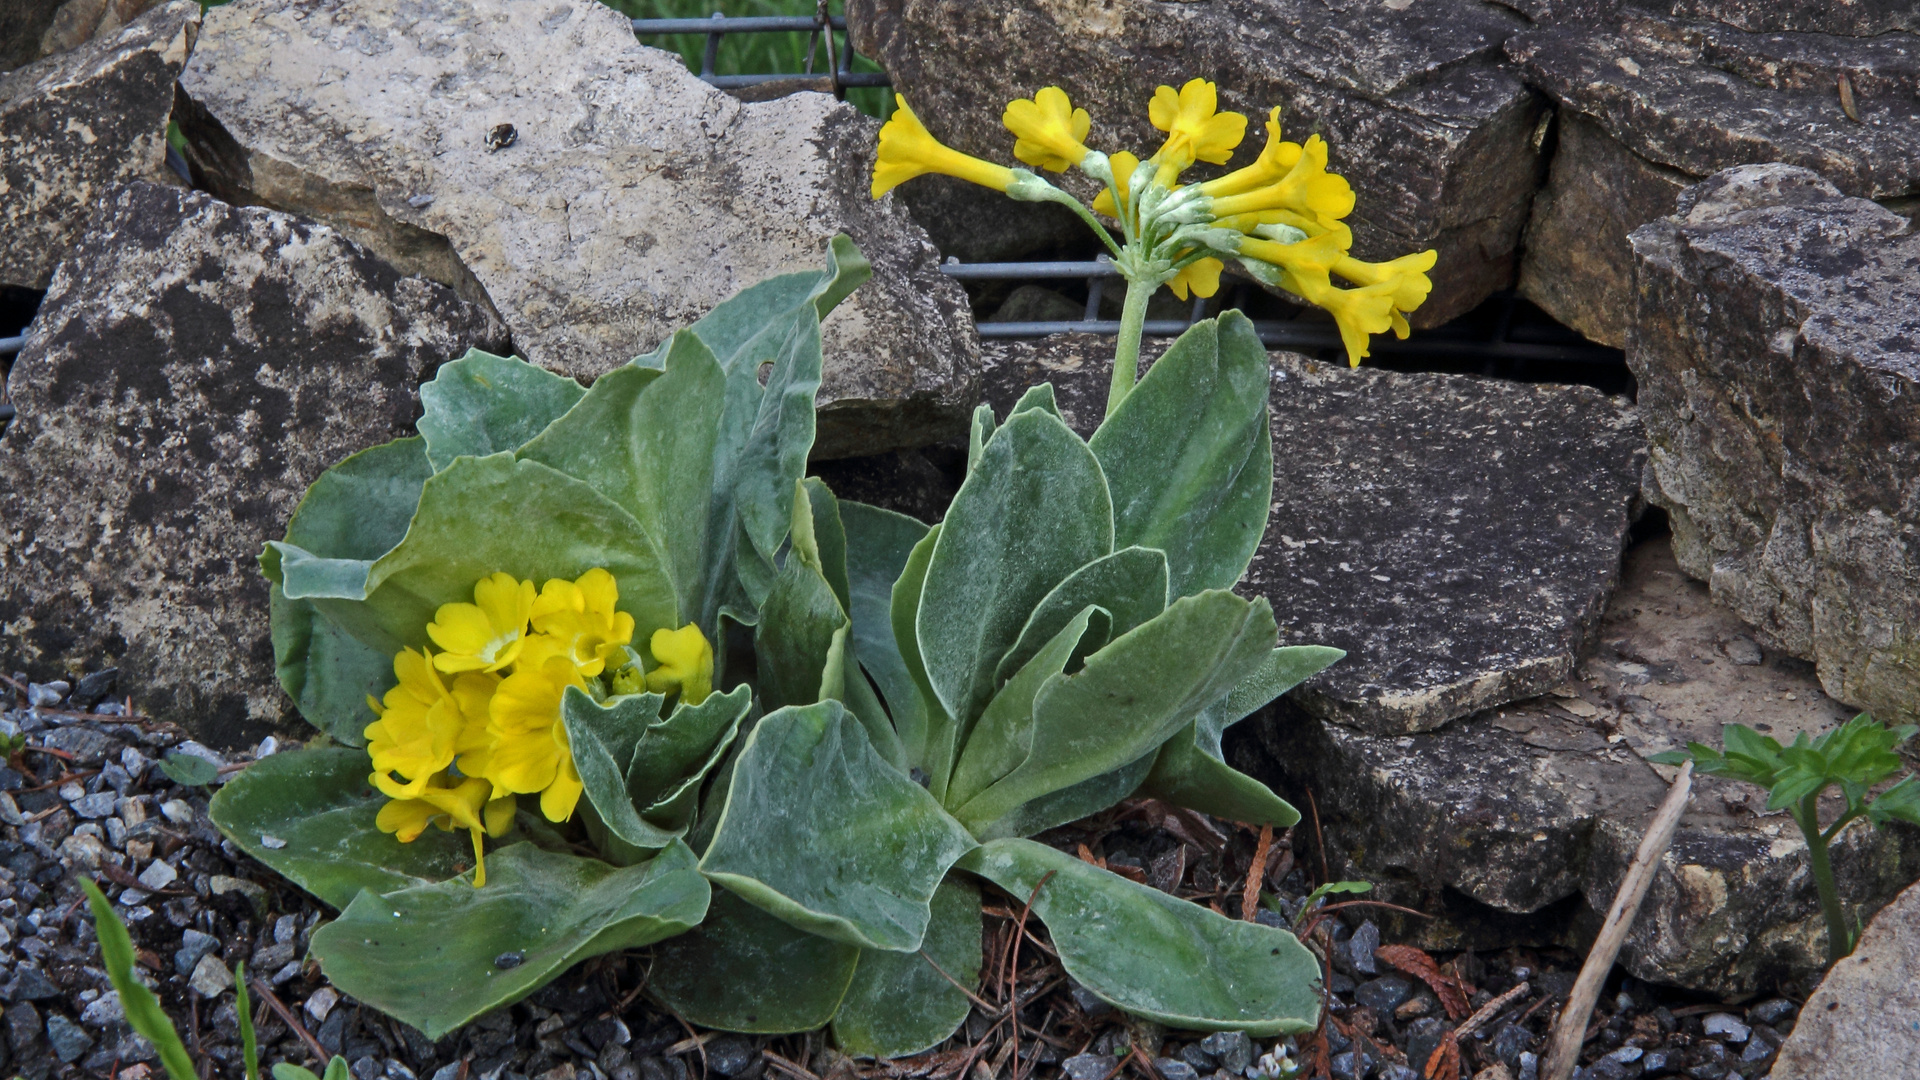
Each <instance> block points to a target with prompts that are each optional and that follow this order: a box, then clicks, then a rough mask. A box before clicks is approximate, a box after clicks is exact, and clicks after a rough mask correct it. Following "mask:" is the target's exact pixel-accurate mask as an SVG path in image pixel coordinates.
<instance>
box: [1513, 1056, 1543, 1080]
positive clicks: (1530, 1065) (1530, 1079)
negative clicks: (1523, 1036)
mask: <svg viewBox="0 0 1920 1080" xmlns="http://www.w3.org/2000/svg"><path fill="white" fill-rule="evenodd" d="M1513 1080H1540V1058H1539V1055H1537V1054H1535V1053H1533V1051H1531V1050H1528V1051H1525V1052H1523V1053H1522V1054H1521V1055H1520V1071H1519V1072H1516V1073H1515V1074H1514V1076H1513Z"/></svg>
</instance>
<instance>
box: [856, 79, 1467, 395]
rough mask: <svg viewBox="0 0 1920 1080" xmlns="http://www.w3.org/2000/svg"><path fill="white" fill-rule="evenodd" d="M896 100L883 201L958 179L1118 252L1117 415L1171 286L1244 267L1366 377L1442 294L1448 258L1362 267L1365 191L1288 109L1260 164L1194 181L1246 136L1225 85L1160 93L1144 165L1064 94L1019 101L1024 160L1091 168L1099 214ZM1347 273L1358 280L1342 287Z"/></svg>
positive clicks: (886, 136) (1270, 132)
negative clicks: (1365, 365)
mask: <svg viewBox="0 0 1920 1080" xmlns="http://www.w3.org/2000/svg"><path fill="white" fill-rule="evenodd" d="M896 100H897V101H898V102H899V106H900V107H899V109H898V110H897V111H896V112H895V114H894V118H893V119H891V120H889V121H888V122H887V124H886V125H885V126H884V127H882V128H881V130H880V150H879V154H878V156H877V157H876V159H875V162H874V171H873V197H874V198H876V199H877V198H880V197H881V196H883V195H885V194H886V193H887V192H888V191H891V190H892V189H893V188H894V187H896V186H898V185H899V184H901V183H904V182H906V181H907V180H910V179H913V178H914V177H917V176H924V175H927V174H929V173H937V174H941V175H946V176H955V177H959V178H960V179H962V180H968V181H971V182H973V183H976V184H982V185H984V186H987V187H991V188H994V189H996V190H999V191H1003V192H1005V193H1006V194H1007V195H1008V196H1009V197H1011V198H1014V199H1018V200H1021V201H1023V202H1053V203H1059V204H1060V205H1062V206H1066V207H1068V208H1069V209H1071V210H1073V211H1074V213H1075V214H1077V215H1078V216H1079V217H1080V218H1081V220H1083V221H1085V222H1086V223H1087V224H1088V226H1089V227H1090V228H1091V229H1092V230H1093V232H1094V235H1096V236H1098V237H1099V238H1100V241H1101V243H1102V244H1104V245H1105V246H1106V248H1107V250H1108V252H1109V253H1110V254H1111V255H1112V257H1113V261H1114V266H1115V268H1116V269H1117V270H1119V272H1120V274H1121V275H1122V276H1123V277H1125V278H1126V280H1127V299H1126V305H1125V307H1124V309H1123V311H1122V314H1121V318H1120V335H1119V340H1118V341H1116V342H1115V345H1114V367H1113V378H1112V385H1111V388H1110V390H1109V392H1108V397H1107V411H1108V415H1112V412H1113V410H1114V409H1117V408H1118V407H1119V406H1120V403H1121V402H1122V401H1124V400H1126V397H1127V394H1128V392H1130V391H1131V390H1132V388H1133V385H1134V382H1135V381H1136V378H1137V374H1138V370H1139V359H1140V339H1141V334H1142V331H1143V329H1144V327H1145V324H1146V313H1147V306H1148V302H1149V300H1150V299H1151V298H1152V297H1153V295H1154V293H1155V292H1157V291H1158V290H1159V288H1160V287H1161V286H1162V285H1165V286H1167V287H1168V288H1169V289H1170V290H1171V291H1172V292H1173V294H1174V295H1175V296H1177V297H1179V298H1180V299H1181V300H1186V299H1187V298H1188V296H1189V295H1193V296H1200V297H1203V298H1204V297H1211V296H1213V295H1214V294H1215V293H1216V292H1217V291H1218V290H1219V287H1220V274H1221V272H1222V271H1223V270H1224V269H1225V268H1226V267H1227V266H1228V265H1237V266H1239V267H1240V268H1241V270H1242V272H1244V273H1246V274H1248V275H1249V276H1251V277H1252V278H1254V280H1256V281H1259V282H1260V283H1261V284H1263V285H1266V286H1268V287H1270V288H1273V289H1276V290H1280V291H1283V292H1286V293H1289V294H1291V295H1293V296H1294V297H1296V298H1298V299H1299V300H1301V301H1303V302H1305V303H1308V304H1312V305H1314V306H1316V307H1319V308H1321V309H1323V310H1325V311H1326V312H1327V313H1328V314H1330V315H1331V316H1332V317H1333V321H1334V323H1335V325H1336V326H1337V327H1338V328H1339V331H1340V338H1341V342H1342V344H1343V345H1344V347H1345V349H1346V352H1347V359H1348V362H1349V363H1351V364H1352V365H1354V366H1356V367H1357V366H1359V363H1360V361H1361V359H1362V358H1364V357H1366V356H1367V355H1368V353H1369V342H1370V339H1371V338H1372V336H1373V335H1374V334H1380V333H1386V332H1388V331H1392V332H1393V333H1394V334H1395V335H1396V336H1397V337H1400V338H1402V339H1404V338H1406V337H1407V335H1408V333H1409V332H1410V330H1411V328H1410V326H1409V324H1408V322H1407V318H1406V316H1407V315H1408V313H1410V312H1412V311H1413V310H1415V309H1416V308H1418V307H1419V306H1420V305H1421V304H1422V303H1424V302H1425V301H1426V298H1427V295H1428V293H1430V292H1431V291H1432V289H1433V282H1432V280H1431V279H1429V278H1428V277H1427V271H1429V270H1431V269H1433V266H1434V263H1435V261H1436V260H1437V258H1438V253H1437V252H1435V251H1432V250H1428V251H1422V252H1417V253H1415V254H1412V255H1406V256H1402V257H1400V258H1398V259H1393V260H1390V261H1387V262H1382V263H1372V262H1366V261H1363V260H1360V259H1356V258H1353V257H1352V255H1351V254H1350V249H1351V248H1352V246H1353V231H1352V230H1351V229H1350V228H1348V227H1347V226H1346V224H1345V223H1344V222H1343V221H1342V220H1341V219H1342V218H1344V217H1346V216H1347V215H1348V214H1350V213H1351V212H1352V211H1353V208H1354V202H1355V200H1354V194H1353V188H1352V186H1351V185H1350V184H1348V183H1347V181H1346V179H1345V178H1344V177H1342V176H1340V175H1339V174H1338V173H1333V172H1329V171H1327V160H1328V150H1329V148H1328V146H1327V144H1326V142H1325V141H1324V140H1323V139H1321V138H1320V136H1318V135H1315V136H1312V137H1310V138H1308V139H1307V141H1306V142H1305V143H1304V144H1302V143H1294V142H1289V141H1286V140H1284V139H1283V138H1281V133H1280V110H1279V109H1278V108H1276V109H1274V110H1273V111H1272V113H1270V114H1269V119H1268V122H1267V124H1266V131H1267V142H1266V146H1265V147H1264V148H1263V149H1262V150H1261V152H1260V155H1259V157H1258V158H1257V159H1256V160H1255V161H1254V162H1253V163H1251V164H1249V165H1247V166H1245V167H1243V168H1241V169H1238V170H1235V171H1233V172H1230V173H1227V174H1226V175H1224V176H1221V177H1217V178H1215V179H1212V180H1207V181H1204V182H1201V183H1197V184H1187V185H1182V184H1181V183H1180V176H1181V174H1182V173H1183V172H1185V171H1186V170H1187V169H1189V168H1191V167H1192V166H1194V165H1195V164H1197V163H1200V162H1206V163H1209V164H1214V165H1225V164H1227V163H1228V161H1229V160H1231V158H1232V156H1233V152H1234V149H1235V148H1236V147H1238V146H1239V144H1240V142H1241V141H1242V139H1243V138H1244V137H1245V135H1246V130H1247V117H1246V116H1244V115H1242V114H1240V113H1235V112H1225V111H1221V110H1220V109H1219V108H1218V93H1217V90H1216V88H1215V87H1214V84H1212V83H1210V82H1207V81H1206V80H1204V79H1193V80H1191V81H1189V82H1188V83H1187V84H1186V85H1185V86H1183V87H1181V88H1180V89H1179V90H1177V91H1176V90H1175V89H1174V88H1172V87H1170V86H1162V87H1159V88H1158V89H1157V90H1156V91H1155V92H1154V96H1153V100H1152V101H1151V102H1150V103H1149V106H1148V116H1149V119H1151V120H1152V122H1153V125H1154V127H1156V128H1158V129H1159V130H1161V131H1163V132H1166V136H1167V137H1166V140H1165V142H1163V143H1162V144H1161V146H1160V148H1159V149H1158V150H1157V151H1156V152H1155V153H1154V154H1153V155H1152V156H1151V157H1148V158H1146V159H1144V160H1143V159H1141V158H1140V157H1138V156H1136V155H1134V154H1132V153H1129V152H1127V151H1125V150H1118V151H1114V152H1112V153H1106V152H1102V151H1099V150H1094V149H1091V148H1089V147H1088V146H1087V145H1086V141H1085V140H1086V138H1087V136H1088V134H1089V133H1090V132H1091V130H1092V118H1091V117H1090V116H1089V115H1088V114H1087V111H1086V110H1085V109H1078V108H1075V107H1074V106H1073V103H1072V102H1071V100H1069V98H1068V97H1067V94H1066V91H1064V90H1062V89H1060V88H1059V87H1057V86H1049V87H1045V88H1043V89H1041V90H1040V91H1039V92H1038V93H1036V94H1035V95H1034V96H1033V97H1032V98H1020V99H1016V100H1014V101H1012V102H1010V103H1009V104H1008V105H1007V109H1006V112H1005V114H1004V115H1003V116H1002V118H1001V120H1002V123H1004V124H1005V125H1006V127H1007V130H1009V131H1010V132H1012V133H1013V135H1014V146H1013V154H1014V157H1016V158H1017V159H1019V160H1020V161H1021V162H1023V163H1024V164H1027V165H1030V166H1033V167H1034V168H1037V169H1041V170H1045V171H1050V172H1065V171H1066V170H1067V169H1070V168H1078V169H1079V170H1080V171H1081V172H1082V173H1084V174H1085V175H1087V176H1088V177H1091V178H1092V179H1093V180H1095V181H1096V182H1098V183H1099V184H1100V185H1101V186H1102V188H1103V190H1102V191H1101V193H1100V196H1099V197H1098V198H1096V199H1095V200H1094V202H1093V205H1092V206H1091V207H1087V206H1085V205H1083V204H1082V203H1081V202H1080V200H1078V199H1076V198H1074V197H1073V196H1071V195H1069V194H1067V193H1066V192H1065V191H1062V190H1061V189H1060V188H1058V187H1056V186H1055V185H1053V184H1052V183H1050V182H1048V181H1047V180H1046V179H1045V178H1044V177H1042V176H1040V175H1039V174H1037V173H1034V172H1030V171H1028V170H1026V169H1018V168H1007V167H1005V166H1002V165H998V164H995V163H993V162H990V161H985V160H982V159H980V158H976V157H973V156H971V155H968V154H963V153H961V152H959V151H957V150H954V149H952V148H950V147H947V146H944V145H942V144H941V143H940V142H939V141H938V140H937V139H935V138H934V137H933V135H932V134H931V133H929V132H928V131H927V129H926V127H925V125H923V124H922V123H921V122H920V119H919V118H918V117H917V116H915V115H914V113H913V110H912V109H911V108H909V107H908V106H907V102H906V99H905V98H904V97H897V98H896ZM1102 218H1104V219H1106V220H1105V221H1103V220H1102ZM1108 221H1110V222H1112V225H1108V224H1107V223H1106V222H1108ZM1116 227H1117V231H1118V234H1119V238H1118V239H1117V240H1116V239H1115V236H1114V233H1115V231H1116ZM1335 277H1338V278H1339V279H1340V280H1342V281H1344V282H1345V283H1346V284H1345V285H1339V284H1335V283H1334V278H1335Z"/></svg>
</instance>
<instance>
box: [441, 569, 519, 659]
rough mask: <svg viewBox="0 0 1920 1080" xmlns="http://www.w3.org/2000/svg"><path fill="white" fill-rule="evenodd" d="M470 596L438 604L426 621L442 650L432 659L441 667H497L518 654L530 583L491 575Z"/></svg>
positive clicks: (477, 585)
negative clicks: (468, 599)
mask: <svg viewBox="0 0 1920 1080" xmlns="http://www.w3.org/2000/svg"><path fill="white" fill-rule="evenodd" d="M473 599H474V602H473V603H471V604H442V605H441V606H440V610H439V611H436V612H435V613H434V616H433V622H431V623H428V624H427V636H428V637H430V638H432V639H433V643H434V644H435V645H438V646H440V648H441V649H443V650H445V651H444V652H442V653H441V654H440V655H439V656H438V657H436V658H435V659H434V664H435V666H437V667H438V668H439V669H440V670H441V671H448V672H452V671H499V670H500V669H501V668H504V667H506V666H507V665H508V664H511V663H513V661H514V660H515V659H516V658H517V657H518V656H519V655H520V646H521V643H522V641H524V639H525V638H526V633H527V618H528V616H529V615H531V614H532V611H533V601H534V590H533V582H531V581H520V580H518V579H516V578H515V577H514V576H513V575H512V574H493V575H491V576H489V577H486V578H483V579H481V580H480V582H479V583H478V584H476V585H474V587H473Z"/></svg>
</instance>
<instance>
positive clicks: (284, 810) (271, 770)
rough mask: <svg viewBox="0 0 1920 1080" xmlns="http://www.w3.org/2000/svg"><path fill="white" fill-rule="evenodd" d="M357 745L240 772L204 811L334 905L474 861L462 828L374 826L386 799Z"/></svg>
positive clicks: (293, 755) (272, 760)
mask: <svg viewBox="0 0 1920 1080" xmlns="http://www.w3.org/2000/svg"><path fill="white" fill-rule="evenodd" d="M372 771H373V763H372V762H371V761H369V760H367V752H366V751H365V750H340V749H326V750H288V751H285V752H283V753H278V754H274V755H272V756H271V757H264V758H261V759H260V760H259V761H256V762H254V763H253V764H252V765H249V766H247V767H246V768H245V769H243V770H241V771H240V772H239V774H237V775H236V776H234V778H233V779H231V780H229V781H227V783H226V786H225V787H222V788H221V789H220V791H219V792H218V793H217V794H215V795H214V797H213V801H212V802H211V803H210V804H209V805H208V807H207V816H208V817H210V818H212V819H213V823H214V824H215V825H217V826H219V828H220V831H221V832H223V833H225V834H227V837H228V838H229V839H231V840H232V841H233V842H234V843H235V844H236V845H238V846H239V847H240V849H241V850H242V851H245V852H246V853H247V854H249V855H251V856H253V857H254V858H256V859H258V860H260V861H261V862H263V863H265V864H266V865H267V866H269V867H271V868H272V869H273V870H275V871H276V872H278V873H279V874H280V875H281V876H283V877H285V878H287V879H288V880H289V881H292V882H293V883H294V884H295V885H298V886H300V887H301V888H303V889H305V890H307V891H308V892H310V893H312V894H313V895H315V896H317V897H319V898H320V899H321V901H323V902H325V903H327V904H331V905H332V906H334V907H336V908H340V907H345V906H347V904H348V903H349V902H351V901H352V900H353V898H354V897H355V896H357V895H359V893H360V890H362V889H371V890H373V891H374V892H376V893H383V892H392V891H394V890H395V889H405V888H410V887H413V886H416V885H426V884H431V883H433V882H436V881H444V880H445V879H447V878H450V877H453V876H454V875H455V874H457V873H459V872H460V871H461V870H463V869H466V868H467V866H469V865H470V864H471V863H472V861H473V848H472V846H471V844H470V843H469V841H468V839H467V837H466V835H465V834H464V833H455V832H441V831H440V830H439V829H428V830H427V831H426V832H423V833H421V834H420V836H419V838H418V839H416V840H414V841H413V842H412V843H410V844H403V843H401V842H400V841H398V840H396V839H394V837H393V834H392V833H384V832H381V831H380V830H379V828H378V827H376V826H375V825H374V818H375V817H376V816H377V815H378V814H379V813H380V808H381V807H382V806H384V805H386V802H387V797H386V796H384V795H382V794H380V793H379V792H377V791H375V790H374V789H373V785H372V784H370V783H368V782H367V777H368V775H369V774H370V773H371V772H372Z"/></svg>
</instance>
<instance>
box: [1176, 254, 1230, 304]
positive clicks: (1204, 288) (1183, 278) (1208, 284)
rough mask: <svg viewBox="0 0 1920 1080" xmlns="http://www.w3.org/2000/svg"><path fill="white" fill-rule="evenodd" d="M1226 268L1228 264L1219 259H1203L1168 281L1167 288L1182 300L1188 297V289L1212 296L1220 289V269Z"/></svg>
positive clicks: (1197, 294) (1198, 294)
mask: <svg viewBox="0 0 1920 1080" xmlns="http://www.w3.org/2000/svg"><path fill="white" fill-rule="evenodd" d="M1224 269H1226V264H1224V263H1222V262H1221V261H1220V260H1219V259H1211V258H1209V259H1201V260H1200V261H1198V262H1196V263H1194V264H1193V265H1192V266H1189V267H1187V268H1186V269H1184V270H1182V271H1180V273H1178V274H1177V275H1175V276H1174V279H1173V280H1172V281H1169V282H1167V288H1169V289H1172V290H1173V295H1175V296H1177V297H1179V298H1180V299H1182V300H1185V299H1186V298H1187V292H1188V290H1192V292H1193V294H1194V295H1195V296H1212V295H1213V294H1214V293H1217V292H1219V291H1220V271H1222V270H1224Z"/></svg>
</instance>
